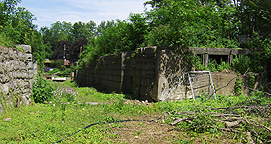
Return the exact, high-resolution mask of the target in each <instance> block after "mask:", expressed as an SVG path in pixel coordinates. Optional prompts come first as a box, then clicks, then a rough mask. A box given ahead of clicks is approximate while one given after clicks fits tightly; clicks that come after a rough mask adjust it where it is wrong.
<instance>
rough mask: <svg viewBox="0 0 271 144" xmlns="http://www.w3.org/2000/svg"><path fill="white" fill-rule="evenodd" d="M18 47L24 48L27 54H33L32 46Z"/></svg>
mask: <svg viewBox="0 0 271 144" xmlns="http://www.w3.org/2000/svg"><path fill="white" fill-rule="evenodd" d="M17 47H20V48H22V49H23V50H24V52H25V53H31V46H29V45H17Z"/></svg>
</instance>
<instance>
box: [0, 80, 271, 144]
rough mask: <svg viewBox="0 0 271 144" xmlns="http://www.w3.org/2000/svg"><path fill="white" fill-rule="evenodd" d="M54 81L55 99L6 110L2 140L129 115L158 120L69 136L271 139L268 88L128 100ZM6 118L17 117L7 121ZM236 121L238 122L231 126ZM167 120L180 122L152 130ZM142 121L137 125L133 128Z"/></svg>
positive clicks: (75, 139)
mask: <svg viewBox="0 0 271 144" xmlns="http://www.w3.org/2000/svg"><path fill="white" fill-rule="evenodd" d="M50 85H51V86H53V87H54V89H55V91H54V92H53V93H52V95H51V97H52V99H50V101H51V102H49V104H43V103H41V104H38V103H34V104H33V105H31V106H27V107H20V108H17V109H10V110H8V111H5V112H4V113H2V114H1V116H0V117H1V119H2V121H1V122H0V123H1V126H0V131H1V132H0V139H1V142H4V143H13V142H19V143H29V142H31V143H36V142H38V143H39V142H41V143H52V142H56V141H58V140H60V139H62V138H65V137H66V136H68V135H70V134H72V133H74V132H76V131H78V130H80V129H82V128H84V127H85V126H87V125H89V124H92V123H96V122H111V121H118V120H125V119H136V120H143V119H144V120H155V121H154V122H153V121H152V122H147V121H146V122H144V121H138V122H124V123H118V122H117V123H113V124H103V123H102V124H100V125H95V126H92V127H89V128H87V129H85V130H82V131H80V132H79V133H77V134H75V135H73V136H71V137H68V138H67V139H65V140H64V142H67V143H80V142H84V143H85V142H89V143H114V142H117V143H119V142H120V143H121V142H127V139H128V141H129V140H137V141H138V142H143V141H144V139H148V142H154V143H157V142H158V143H159V142H161V140H163V142H165V140H166V141H167V142H170V143H178V142H184V141H185V142H188V143H194V142H204V141H205V142H211V141H213V142H219V141H224V142H230V143H247V142H250V141H251V139H253V140H254V141H255V142H264V143H267V142H268V141H270V127H271V125H270V113H271V112H270V106H271V105H270V103H271V99H270V95H268V94H264V93H258V94H255V95H252V96H250V97H248V96H244V95H240V96H239V97H236V96H221V95H220V96H218V101H215V100H213V99H209V96H202V97H201V98H199V99H196V101H194V100H184V101H178V102H158V103H142V102H139V101H132V100H127V99H126V97H128V96H126V95H123V94H116V93H110V94H105V93H100V92H98V91H96V90H95V89H94V88H88V87H77V85H76V83H71V82H65V83H54V82H50ZM56 89H57V90H56ZM53 94H54V95H53ZM86 102H88V103H86ZM90 102H92V103H90ZM98 103H99V104H98ZM93 104H94V105H93ZM144 117H145V118H144ZM6 118H11V120H10V121H4V119H6ZM231 122H232V123H233V124H235V123H237V124H238V125H235V126H231V125H230V124H231ZM165 124H166V125H167V124H170V125H175V126H174V127H171V128H170V131H168V130H164V131H161V133H160V135H161V134H163V135H164V138H159V139H157V140H156V139H155V137H153V136H155V134H154V135H151V134H150V133H149V132H148V131H147V130H146V128H147V129H149V130H151V129H157V128H158V127H164V126H166V125H165ZM137 125H138V126H139V127H138V128H137V130H136V131H134V130H132V129H134V128H135V127H137ZM129 128H131V130H132V131H131V132H132V133H130V131H127V134H128V133H129V135H125V134H124V135H123V131H126V130H127V129H129ZM118 131H122V132H121V133H118ZM172 131H175V134H174V137H170V136H172V134H171V132H172ZM155 132H157V131H154V132H153V133H155ZM167 133H168V135H167ZM128 137H129V138H128ZM135 137H138V138H135ZM165 137H170V138H169V139H165Z"/></svg>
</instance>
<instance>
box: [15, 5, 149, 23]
mask: <svg viewBox="0 0 271 144" xmlns="http://www.w3.org/2000/svg"><path fill="white" fill-rule="evenodd" d="M145 1H146V0H47V1H43V0H23V1H22V3H21V4H20V5H19V6H23V7H26V8H27V9H29V11H30V12H32V13H33V14H34V15H35V16H36V17H37V22H36V24H38V26H39V27H42V26H50V24H52V23H54V22H56V21H66V22H72V23H74V22H78V21H83V22H89V21H90V20H93V21H95V22H96V24H97V25H98V24H100V22H101V21H106V20H116V19H120V20H124V19H127V18H128V17H129V14H130V13H131V12H132V13H142V12H144V7H143V3H144V2H145Z"/></svg>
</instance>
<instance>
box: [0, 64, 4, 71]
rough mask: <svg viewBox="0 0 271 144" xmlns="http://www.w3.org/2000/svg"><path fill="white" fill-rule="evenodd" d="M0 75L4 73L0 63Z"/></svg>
mask: <svg viewBox="0 0 271 144" xmlns="http://www.w3.org/2000/svg"><path fill="white" fill-rule="evenodd" d="M0 73H4V68H3V64H2V63H0Z"/></svg>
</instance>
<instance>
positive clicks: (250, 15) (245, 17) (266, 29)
mask: <svg viewBox="0 0 271 144" xmlns="http://www.w3.org/2000/svg"><path fill="white" fill-rule="evenodd" d="M270 12H271V2H270V1H269V0H242V1H240V2H239V5H238V6H237V16H238V20H239V25H238V27H239V28H240V33H239V34H240V35H246V36H249V37H250V36H253V35H254V34H255V33H257V34H259V36H261V37H262V38H270V33H271V27H270V24H271V15H270ZM250 38H251V37H250Z"/></svg>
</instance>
